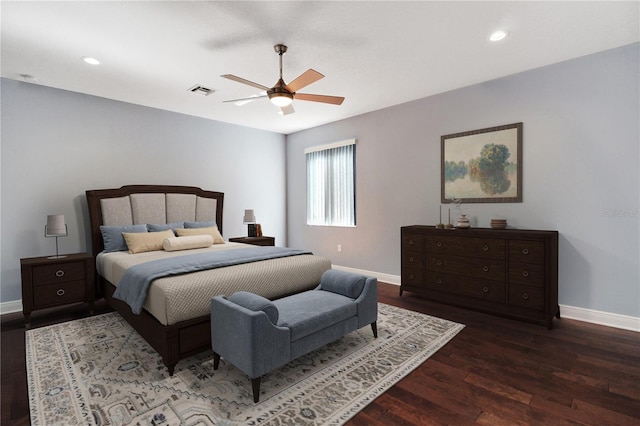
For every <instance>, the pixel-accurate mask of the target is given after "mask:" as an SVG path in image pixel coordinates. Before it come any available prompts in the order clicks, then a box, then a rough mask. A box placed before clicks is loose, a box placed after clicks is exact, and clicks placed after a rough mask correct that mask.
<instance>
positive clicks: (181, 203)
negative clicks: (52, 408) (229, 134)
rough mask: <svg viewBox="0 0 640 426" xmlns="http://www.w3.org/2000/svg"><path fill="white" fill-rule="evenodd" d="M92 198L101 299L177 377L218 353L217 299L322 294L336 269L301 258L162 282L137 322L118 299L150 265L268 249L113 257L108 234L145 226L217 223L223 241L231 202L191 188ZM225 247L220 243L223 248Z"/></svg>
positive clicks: (112, 192)
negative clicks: (188, 365) (136, 270)
mask: <svg viewBox="0 0 640 426" xmlns="http://www.w3.org/2000/svg"><path fill="white" fill-rule="evenodd" d="M86 197H87V204H88V207H89V217H90V226H91V242H92V252H93V255H94V257H95V259H96V273H97V277H96V278H97V279H96V283H97V285H98V289H97V290H98V294H99V295H100V296H102V297H104V298H105V299H106V300H107V302H108V303H109V304H110V305H111V306H112V307H113V308H114V309H115V310H116V311H118V312H119V313H120V315H122V317H123V318H125V319H126V320H127V322H129V324H131V326H132V327H133V328H134V329H135V330H136V331H137V332H138V333H139V334H140V335H141V336H143V337H144V339H145V340H146V341H147V342H148V343H149V344H150V345H151V346H152V347H153V348H154V349H155V350H156V351H157V352H158V353H159V354H160V356H161V357H162V360H163V363H164V364H165V366H166V367H167V369H168V371H169V374H170V375H172V374H173V372H174V369H175V366H176V364H177V363H178V361H180V360H181V359H183V358H185V357H187V356H190V355H193V354H195V353H198V352H201V351H204V350H207V349H210V348H211V331H210V330H211V328H210V327H211V326H210V313H209V309H210V307H209V306H210V305H209V301H210V299H211V297H213V296H215V295H218V294H225V295H230V294H231V293H232V292H234V291H241V290H244V291H252V292H254V293H258V294H261V295H262V296H264V297H267V298H270V299H276V298H280V297H284V296H288V295H290V294H294V293H298V292H301V291H305V290H308V289H311V288H313V287H315V286H316V285H317V284H318V283H319V282H320V277H321V275H322V273H323V272H324V271H326V270H327V269H330V268H331V263H330V261H329V260H328V259H326V258H323V257H320V256H314V255H312V254H309V253H300V254H297V255H295V256H293V255H292V256H283V257H278V258H273V259H266V260H258V261H252V262H249V263H244V264H233V265H230V266H225V267H220V268H215V269H205V270H198V271H195V272H190V273H188V274H179V275H175V276H166V277H165V276H163V277H159V278H157V279H154V280H153V281H151V284H150V286H149V288H148V292H147V293H146V295H147V296H146V299H145V302H144V306H143V309H142V310H141V312H140V313H139V314H136V313H134V311H135V309H132V307H131V306H130V305H129V304H127V303H125V302H124V301H122V300H120V299H118V298H115V297H114V292H116V290H117V287H118V285H119V283H120V282H121V279H122V278H123V274H124V273H126V270H127V268H130V267H132V266H134V265H138V264H141V263H145V262H149V261H158V262H163V263H164V262H166V260H165V259H170V258H174V257H179V256H187V255H192V254H194V255H200V254H202V255H203V256H204V255H207V256H208V253H209V252H225V253H227V252H230V251H234V250H237V249H243V250H244V251H245V252H247V251H252V250H253V251H257V250H261V249H263V248H259V247H254V246H247V245H245V244H240V243H230V242H224V243H222V244H213V245H212V246H210V247H201V248H194V249H190V250H177V251H175V252H168V251H165V250H153V249H152V250H143V251H141V252H139V253H135V254H130V253H129V252H128V251H121V250H113V249H112V245H113V242H112V241H111V240H110V237H109V235H108V234H105V233H104V232H105V230H106V229H111V230H112V231H113V230H115V231H120V230H121V229H123V230H130V229H132V228H136V227H137V228H140V227H141V226H143V227H147V228H152V227H154V228H153V230H157V229H163V228H159V227H162V226H163V225H169V226H175V224H176V223H180V224H183V225H182V226H185V225H189V224H191V225H192V226H195V227H198V226H200V224H202V226H209V225H211V224H212V223H213V224H215V226H217V230H218V231H219V232H220V235H223V227H222V223H223V222H222V218H223V215H222V213H223V204H224V194H223V193H222V192H216V191H206V190H203V189H200V188H198V187H190V186H170V185H128V186H123V187H120V188H114V189H98V190H88V191H86ZM101 227H103V229H102V230H101ZM104 227H110V228H104ZM185 227H186V226H185ZM205 229H210V228H205ZM115 231H114V232H115ZM165 232H166V231H165ZM216 232H217V231H216ZM116 233H117V232H116ZM120 234H122V233H121V232H120ZM128 236H131V234H128ZM103 237H104V238H103ZM105 238H106V239H107V241H106V242H105V240H104V239H105ZM214 240H215V238H214ZM222 241H223V240H222V239H221V238H220V239H219V242H222ZM105 248H106V249H105ZM271 249H272V248H271ZM276 249H277V248H276ZM238 252H240V250H238ZM183 259H186V257H185V258H183ZM120 290H122V288H121V289H120Z"/></svg>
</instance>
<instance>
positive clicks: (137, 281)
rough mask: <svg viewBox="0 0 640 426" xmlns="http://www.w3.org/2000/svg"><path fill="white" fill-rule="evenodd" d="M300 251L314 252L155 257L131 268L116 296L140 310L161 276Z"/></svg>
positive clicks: (279, 250) (288, 251) (243, 251)
mask: <svg viewBox="0 0 640 426" xmlns="http://www.w3.org/2000/svg"><path fill="white" fill-rule="evenodd" d="M300 254H312V253H311V252H309V251H304V250H296V249H290V248H285V247H249V248H241V249H233V250H228V251H221V252H215V253H198V254H191V255H186V256H179V257H173V258H170V259H162V260H153V261H151V262H145V263H142V264H139V265H135V266H132V267H131V268H129V269H127V271H126V272H125V273H124V275H123V276H122V279H121V280H120V282H119V283H118V287H117V288H116V291H115V292H114V293H113V297H115V298H116V299H120V300H123V301H125V302H127V304H128V305H129V306H131V311H132V312H133V313H134V314H139V313H140V312H142V306H143V305H144V302H145V300H146V298H147V290H148V289H149V285H151V281H153V280H155V279H157V278H162V277H168V276H171V275H180V274H186V273H189V272H195V271H202V270H205V269H215V268H223V267H225V266H231V265H240V264H242V263H251V262H258V261H260V260H268V259H276V258H280V257H289V256H297V255H300Z"/></svg>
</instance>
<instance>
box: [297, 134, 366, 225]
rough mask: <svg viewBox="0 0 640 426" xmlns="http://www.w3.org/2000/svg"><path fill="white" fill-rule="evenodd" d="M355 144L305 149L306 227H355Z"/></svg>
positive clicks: (344, 143) (341, 143)
mask: <svg viewBox="0 0 640 426" xmlns="http://www.w3.org/2000/svg"><path fill="white" fill-rule="evenodd" d="M355 144H356V141H355V139H350V140H346V141H342V142H337V143H334V144H329V145H322V146H317V147H313V148H308V149H306V150H305V151H304V152H305V156H306V159H307V225H325V226H356V192H355V176H356V174H355V168H356V167H355V163H356V145H355Z"/></svg>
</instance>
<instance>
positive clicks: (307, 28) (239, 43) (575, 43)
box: [0, 0, 640, 134]
mask: <svg viewBox="0 0 640 426" xmlns="http://www.w3.org/2000/svg"><path fill="white" fill-rule="evenodd" d="M639 5H640V2H638V1H626V2H610V1H604V2H591V1H586V2H583V1H573V2H542V1H531V2H515V1H500V2H475V1H472V2H466V1H446V2H444V1H441V2H437V1H419V2H417V1H416V2H401V1H385V2H380V1H378V2H364V1H333V2H328V1H316V2H309V1H283V2H276V1H259V2H239V1H233V2H232V1H229V2H218V1H209V2H201V1H106V2H105V1H101V2H98V1H81V2H76V1H73V2H67V1H44V2H31V1H4V0H3V1H2V2H1V3H0V14H1V19H2V30H1V31H2V33H1V47H2V51H1V70H2V77H6V78H10V79H16V80H25V81H29V82H33V83H37V84H42V85H45V86H51V87H56V88H61V89H66V90H71V91H75V92H81V93H87V94H91V95H96V96H101V97H105V98H110V99H116V100H121V101H125V102H131V103H135V104H140V105H146V106H150V107H155V108H161V109H164V110H169V111H175V112H180V113H184V114H189V115H194V116H199V117H206V118H210V119H214V120H220V121H224V122H229V123H234V124H239V125H244V126H249V127H255V128H259V129H265V130H270V131H274V132H278V133H284V134H289V133H292V132H295V131H298V130H302V129H307V128H310V127H314V126H317V125H320V124H324V123H329V122H333V121H336V120H340V119H344V118H347V117H352V116H355V115H359V114H362V113H365V112H368V111H373V110H378V109H381V108H385V107H388V106H391V105H397V104H400V103H404V102H408V101H411V100H414V99H419V98H423V97H426V96H430V95H433V94H437V93H442V92H445V91H448V90H452V89H456V88H460V87H464V86H468V85H472V84H475V83H479V82H483V81H487V80H491V79H495V78H498V77H502V76H505V75H509V74H514V73H517V72H521V71H525V70H529V69H533V68H537V67H541V66H545V65H549V64H552V63H556V62H559V61H563V60H567V59H571V58H576V57H579V56H583V55H587V54H590V53H595V52H599V51H603V50H606V49H610V48H614V47H618V46H623V45H626V44H630V43H634V42H637V41H639V40H640V30H639V28H640V12H639ZM496 29H504V30H506V31H508V32H509V36H508V37H507V38H506V39H504V40H502V41H500V42H497V43H494V42H490V41H489V40H488V36H489V34H490V33H491V32H493V31H494V30H496ZM276 43H284V44H286V45H288V47H289V51H288V52H287V54H286V55H285V56H284V79H285V81H286V82H290V81H291V80H293V79H294V78H295V77H297V76H298V75H299V74H301V73H302V72H304V71H306V70H307V69H308V68H313V69H315V70H317V71H320V72H321V73H323V74H324V75H325V76H326V77H325V78H324V79H322V80H320V81H318V82H316V83H313V84H312V85H310V86H308V87H306V88H304V89H303V90H302V92H305V93H317V94H327V95H337V96H344V97H346V100H345V102H344V103H343V104H342V105H341V106H335V105H327V104H319V103H313V102H305V101H300V100H298V101H294V103H293V106H294V107H295V110H296V113H295V114H290V115H287V116H281V115H278V113H277V112H278V109H277V108H276V107H275V106H273V105H272V104H271V103H270V102H269V101H268V100H266V99H261V100H256V101H253V102H251V103H249V104H247V105H244V106H242V107H239V106H236V105H234V104H233V103H222V101H223V100H229V99H237V98H243V97H247V96H251V95H253V94H256V93H257V92H258V90H257V89H254V88H252V87H250V86H246V85H242V84H239V83H236V82H233V81H229V80H226V79H224V78H221V77H220V75H221V74H235V75H237V76H240V77H243V78H246V79H248V80H252V81H254V82H257V83H260V84H263V85H265V86H269V87H270V86H272V85H274V84H275V83H276V81H277V79H278V56H277V54H276V53H275V52H274V50H273V45H274V44H276ZM83 56H92V57H95V58H98V59H99V60H100V61H101V62H102V63H101V65H98V66H91V65H87V64H85V63H84V62H83V61H82V60H81V57H83ZM25 76H30V77H25ZM196 84H200V85H203V86H206V87H209V88H211V89H214V90H215V93H214V94H212V95H210V96H203V95H199V94H194V93H191V92H190V91H189V89H190V88H191V87H192V86H194V85H196Z"/></svg>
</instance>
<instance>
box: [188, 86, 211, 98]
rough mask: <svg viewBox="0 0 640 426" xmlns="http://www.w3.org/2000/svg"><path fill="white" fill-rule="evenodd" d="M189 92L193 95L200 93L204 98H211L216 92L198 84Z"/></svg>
mask: <svg viewBox="0 0 640 426" xmlns="http://www.w3.org/2000/svg"><path fill="white" fill-rule="evenodd" d="M189 91H190V92H193V93H198V94H200V95H204V96H209V95H210V94H212V93H213V92H215V90H213V89H209V88H208V87H204V86H201V85H199V84H196V85H195V86H193V87H192V88H191V89H189Z"/></svg>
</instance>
